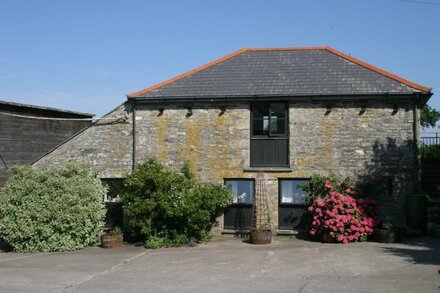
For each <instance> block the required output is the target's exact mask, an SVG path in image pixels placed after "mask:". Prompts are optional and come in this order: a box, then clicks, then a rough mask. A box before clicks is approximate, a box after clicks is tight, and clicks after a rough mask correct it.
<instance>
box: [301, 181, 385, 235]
mask: <svg viewBox="0 0 440 293" xmlns="http://www.w3.org/2000/svg"><path fill="white" fill-rule="evenodd" d="M321 178H322V177H321ZM341 186H343V187H344V189H343V190H341ZM323 187H324V189H320V191H321V194H320V195H319V196H317V197H315V198H313V200H312V201H311V204H310V206H309V212H311V213H312V223H311V229H310V231H309V233H310V234H311V235H313V236H315V237H317V238H319V239H322V240H323V241H325V242H340V243H344V244H345V243H349V242H354V241H365V240H366V239H367V237H368V235H370V234H372V233H373V231H374V228H375V227H376V225H377V219H376V215H377V211H378V210H377V203H376V201H375V200H374V199H372V198H369V197H367V198H356V196H357V192H356V191H355V190H354V189H353V188H350V187H347V186H346V183H344V181H340V182H338V183H336V184H335V183H332V182H331V181H330V180H325V181H324V184H323ZM315 188H316V186H315Z"/></svg>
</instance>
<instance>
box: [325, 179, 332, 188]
mask: <svg viewBox="0 0 440 293" xmlns="http://www.w3.org/2000/svg"><path fill="white" fill-rule="evenodd" d="M324 187H325V188H328V189H333V185H332V184H331V183H330V181H329V180H326V181H325V184H324Z"/></svg>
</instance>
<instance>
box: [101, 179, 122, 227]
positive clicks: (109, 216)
mask: <svg viewBox="0 0 440 293" xmlns="http://www.w3.org/2000/svg"><path fill="white" fill-rule="evenodd" d="M101 182H102V184H103V185H104V186H106V187H107V193H106V194H104V203H105V207H106V209H107V212H106V215H105V227H107V228H112V227H113V228H114V227H116V226H118V227H120V228H123V223H124V221H123V212H122V203H121V197H120V194H121V191H122V188H123V179H121V178H105V179H101Z"/></svg>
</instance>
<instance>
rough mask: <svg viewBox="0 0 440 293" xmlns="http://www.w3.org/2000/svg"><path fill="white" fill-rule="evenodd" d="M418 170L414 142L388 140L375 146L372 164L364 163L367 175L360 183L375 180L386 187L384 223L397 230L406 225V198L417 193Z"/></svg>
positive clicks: (382, 204)
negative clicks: (404, 223)
mask: <svg viewBox="0 0 440 293" xmlns="http://www.w3.org/2000/svg"><path fill="white" fill-rule="evenodd" d="M418 168H420V167H419V165H418V164H417V162H416V153H415V145H414V142H413V140H399V141H398V140H396V139H395V138H390V137H388V138H387V140H386V141H385V142H384V141H379V140H376V141H375V142H374V143H373V145H372V154H371V160H369V161H367V162H365V169H364V174H365V175H364V176H360V178H359V179H360V181H363V182H366V181H368V180H371V176H374V177H375V180H378V181H379V182H378V183H380V184H381V185H382V186H383V195H382V197H381V200H380V202H381V206H382V221H384V222H391V223H393V224H394V225H396V226H401V225H402V224H403V221H404V210H405V209H404V203H405V197H406V195H408V194H411V193H413V192H414V191H415V189H414V187H415V185H414V182H415V176H416V172H417V169H418Z"/></svg>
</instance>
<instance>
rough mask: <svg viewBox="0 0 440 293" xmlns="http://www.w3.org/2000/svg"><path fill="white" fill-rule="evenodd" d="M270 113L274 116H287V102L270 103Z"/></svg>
mask: <svg viewBox="0 0 440 293" xmlns="http://www.w3.org/2000/svg"><path fill="white" fill-rule="evenodd" d="M270 114H271V116H272V117H277V118H286V104H285V103H272V104H270Z"/></svg>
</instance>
